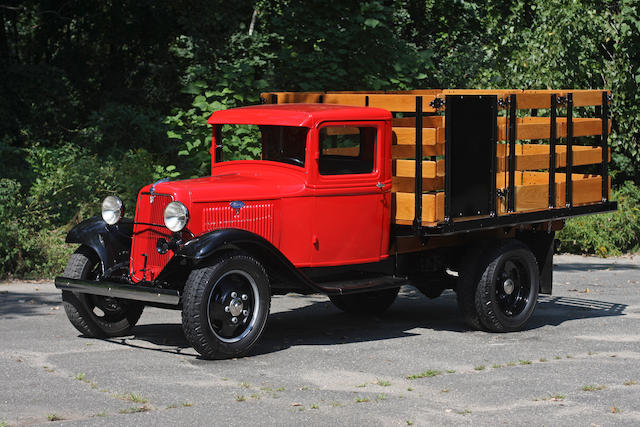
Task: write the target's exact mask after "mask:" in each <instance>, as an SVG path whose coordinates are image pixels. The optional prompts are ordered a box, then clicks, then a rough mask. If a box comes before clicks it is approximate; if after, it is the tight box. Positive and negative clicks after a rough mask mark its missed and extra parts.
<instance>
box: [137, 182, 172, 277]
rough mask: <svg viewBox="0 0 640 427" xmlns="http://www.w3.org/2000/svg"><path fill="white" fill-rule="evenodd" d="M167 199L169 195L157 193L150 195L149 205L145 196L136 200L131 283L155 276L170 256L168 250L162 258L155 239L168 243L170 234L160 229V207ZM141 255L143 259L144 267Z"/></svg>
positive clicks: (162, 218) (161, 220)
mask: <svg viewBox="0 0 640 427" xmlns="http://www.w3.org/2000/svg"><path fill="white" fill-rule="evenodd" d="M171 200H172V198H171V196H166V195H158V194H156V195H154V196H153V203H151V195H149V194H142V195H140V196H139V197H138V206H137V209H136V219H135V222H136V223H135V224H134V226H133V247H132V248H131V263H130V269H131V270H130V273H131V278H132V279H133V280H134V281H135V282H139V281H141V280H153V279H155V278H156V277H158V274H159V273H160V272H161V271H162V269H163V268H164V266H165V265H166V264H167V262H169V259H171V256H172V255H173V254H172V252H171V251H169V252H167V253H166V254H164V255H162V254H159V253H158V251H157V250H156V242H157V241H158V239H159V238H161V237H164V238H165V239H167V240H168V239H169V238H170V237H171V232H170V231H169V230H168V229H167V228H166V227H165V226H164V208H165V207H166V206H167V205H168V204H169V203H170V202H171ZM141 223H144V224H141ZM149 224H157V225H149ZM143 254H146V256H147V257H146V258H147V261H146V266H145V257H144V255H143Z"/></svg>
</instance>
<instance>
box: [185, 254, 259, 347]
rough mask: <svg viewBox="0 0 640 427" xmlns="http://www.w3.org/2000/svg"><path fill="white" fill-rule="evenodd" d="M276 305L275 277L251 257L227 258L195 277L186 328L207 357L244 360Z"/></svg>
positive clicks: (187, 298) (189, 281)
mask: <svg viewBox="0 0 640 427" xmlns="http://www.w3.org/2000/svg"><path fill="white" fill-rule="evenodd" d="M270 305H271V290H270V287H269V279H268V277H267V273H266V272H265V270H264V268H263V267H262V265H261V264H260V263H259V262H258V261H256V260H255V259H254V258H252V257H250V256H247V255H239V254H237V255H224V256H222V257H220V258H218V259H217V260H215V261H214V262H212V263H211V265H209V266H206V267H203V268H200V269H197V270H193V271H192V272H191V274H190V275H189V278H188V279H187V283H186V285H185V288H184V295H183V309H182V328H183V330H184V333H185V336H186V338H187V340H188V341H189V343H190V344H191V345H192V346H193V348H194V349H195V350H196V351H197V352H198V353H200V354H201V355H202V356H203V357H204V358H206V359H225V358H229V357H237V356H241V355H244V354H246V353H247V352H248V351H249V350H250V349H251V348H252V347H253V346H254V345H255V343H256V342H257V341H258V339H259V338H260V336H261V335H262V331H263V330H264V327H265V325H266V322H267V317H268V315H269V307H270Z"/></svg>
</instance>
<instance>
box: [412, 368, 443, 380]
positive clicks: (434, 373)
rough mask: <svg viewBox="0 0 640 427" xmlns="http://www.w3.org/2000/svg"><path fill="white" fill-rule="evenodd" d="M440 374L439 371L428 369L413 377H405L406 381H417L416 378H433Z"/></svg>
mask: <svg viewBox="0 0 640 427" xmlns="http://www.w3.org/2000/svg"><path fill="white" fill-rule="evenodd" d="M440 374H442V372H441V371H438V370H436V369H429V370H426V371H424V372H420V373H419V374H413V375H407V379H408V380H417V379H418V378H431V377H435V376H437V375H440Z"/></svg>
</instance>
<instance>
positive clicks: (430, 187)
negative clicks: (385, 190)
mask: <svg viewBox="0 0 640 427" xmlns="http://www.w3.org/2000/svg"><path fill="white" fill-rule="evenodd" d="M392 179H393V187H392V189H391V191H392V192H394V193H410V192H412V191H415V188H416V181H415V178H407V177H402V176H394V177H393V178H392ZM443 189H444V177H443V176H438V177H435V178H424V179H423V180H422V190H423V191H436V190H443Z"/></svg>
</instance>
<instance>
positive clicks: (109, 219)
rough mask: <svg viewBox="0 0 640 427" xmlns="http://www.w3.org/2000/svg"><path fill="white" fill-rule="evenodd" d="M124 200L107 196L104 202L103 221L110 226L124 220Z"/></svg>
mask: <svg viewBox="0 0 640 427" xmlns="http://www.w3.org/2000/svg"><path fill="white" fill-rule="evenodd" d="M122 211H123V207H122V200H120V198H119V197H117V196H107V197H105V199H104V200H103V201H102V219H104V222H106V223H107V224H109V225H113V224H115V223H116V222H118V221H120V218H122Z"/></svg>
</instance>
